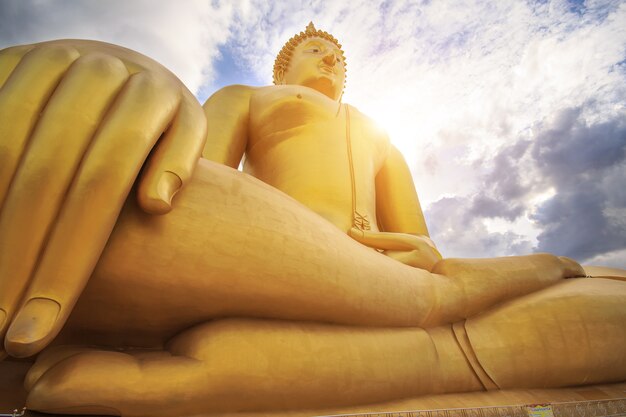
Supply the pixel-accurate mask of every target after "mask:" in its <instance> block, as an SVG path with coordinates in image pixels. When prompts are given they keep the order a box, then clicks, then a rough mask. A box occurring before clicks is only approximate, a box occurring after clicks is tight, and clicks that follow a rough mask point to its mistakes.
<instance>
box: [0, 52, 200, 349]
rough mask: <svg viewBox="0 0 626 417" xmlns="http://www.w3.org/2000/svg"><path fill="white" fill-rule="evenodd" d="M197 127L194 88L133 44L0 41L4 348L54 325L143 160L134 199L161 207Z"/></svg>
mask: <svg viewBox="0 0 626 417" xmlns="http://www.w3.org/2000/svg"><path fill="white" fill-rule="evenodd" d="M205 133H206V119H205V116H204V113H203V111H202V108H201V107H200V104H199V103H198V102H197V101H196V99H195V98H194V97H193V95H192V94H191V93H190V92H189V91H188V90H187V89H186V88H185V87H184V85H183V84H182V82H181V81H179V80H178V79H177V78H176V77H175V76H174V75H173V74H172V73H170V72H169V71H168V70H167V69H165V68H164V67H162V66H161V65H159V64H158V63H156V62H154V61H152V60H150V59H149V58H147V57H145V56H143V55H141V54H139V53H136V52H133V51H130V50H128V49H125V48H121V47H117V46H114V45H110V44H105V43H101V42H94V41H78V40H64V41H52V42H45V43H40V44H33V45H24V46H17V47H13V48H8V49H4V50H2V51H0V340H2V341H4V346H5V348H6V350H7V352H8V353H9V354H11V355H13V356H17V357H24V356H30V355H33V354H35V353H37V352H38V351H39V350H41V349H42V348H43V347H44V346H46V345H47V344H48V342H49V341H50V340H52V338H53V337H54V336H55V335H56V334H57V333H58V331H59V330H60V328H61V327H62V326H63V324H64V322H65V320H66V318H67V316H68V315H69V313H70V311H71V309H72V307H73V305H74V303H75V301H76V299H77V298H78V296H79V294H80V292H81V291H82V289H83V287H84V285H85V283H86V281H87V279H88V278H89V276H90V274H91V272H92V270H93V268H94V266H95V264H96V262H97V261H98V258H99V256H100V254H101V252H102V250H103V248H104V246H105V244H106V241H107V239H108V237H109V234H110V233H111V230H112V228H113V225H114V224H115V221H116V219H117V216H118V214H119V211H120V210H121V207H122V204H123V202H124V201H125V200H126V198H127V196H128V194H129V192H130V190H131V187H132V185H133V183H134V181H135V179H136V177H137V175H138V173H139V170H140V169H141V167H142V166H144V161H146V159H147V162H146V164H145V166H144V168H143V174H142V175H143V176H142V178H141V180H140V181H139V183H138V200H139V205H140V206H141V207H142V208H143V209H144V210H145V211H147V212H150V213H166V212H167V211H169V210H170V208H171V204H170V201H171V198H172V196H173V195H174V194H175V193H176V191H177V190H178V189H180V187H181V186H182V185H183V184H184V183H185V182H186V181H187V180H188V179H189V177H190V176H191V173H192V170H193V168H194V166H195V164H196V163H197V160H198V158H199V155H200V152H201V149H202V146H203V144H204V140H205V136H206V135H205ZM5 334H6V336H5ZM1 356H2V355H1V350H0V357H1Z"/></svg>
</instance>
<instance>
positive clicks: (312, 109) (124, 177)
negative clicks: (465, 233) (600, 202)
mask: <svg viewBox="0 0 626 417" xmlns="http://www.w3.org/2000/svg"><path fill="white" fill-rule="evenodd" d="M274 81H275V84H276V85H274V86H268V87H258V88H255V87H247V86H240V85H236V86H231V87H226V88H224V89H222V90H220V91H218V92H217V93H215V94H214V95H213V96H212V97H211V98H210V99H209V100H208V101H207V103H206V104H205V105H204V113H203V112H202V110H201V108H200V106H199V104H198V103H197V102H196V101H195V99H194V98H193V96H192V95H191V93H190V92H189V91H187V90H186V89H185V88H184V86H183V85H182V84H181V83H180V81H178V80H177V79H176V78H175V77H174V76H173V75H172V74H171V73H169V72H168V71H167V70H165V69H164V68H163V67H161V66H160V65H158V64H157V63H155V62H153V61H151V60H149V59H148V58H146V57H144V56H141V55H139V54H137V53H135V52H132V51H129V50H127V49H123V48H120V47H116V46H113V45H108V44H103V43H99V42H90V41H73V40H65V41H53V42H48V43H42V44H37V45H29V46H21V47H15V48H10V49H7V50H4V51H1V52H0V86H1V87H0V141H1V142H0V143H1V146H0V160H1V161H2V164H0V202H2V206H1V211H0V335H2V336H3V338H4V346H5V349H6V351H7V353H8V354H9V355H11V356H15V357H29V356H32V355H35V354H37V353H38V352H40V351H42V350H43V352H42V353H40V354H39V356H38V357H37V361H36V362H35V363H34V364H33V365H32V367H31V369H30V371H29V373H28V375H27V377H26V382H25V384H26V387H27V389H28V391H29V394H28V402H27V405H28V406H29V407H30V408H32V409H35V410H40V411H44V412H45V411H49V412H65V413H74V414H76V413H78V414H84V413H95V414H113V415H119V414H121V415H124V416H147V415H149V416H174V415H209V414H212V413H213V414H218V415H220V414H223V413H226V412H248V411H249V412H254V411H257V412H263V413H264V414H266V415H267V414H268V413H270V412H275V411H281V410H311V409H333V407H335V408H336V407H351V406H356V405H361V404H368V403H375V402H383V401H389V400H394V399H398V398H405V397H410V396H417V395H422V394H428V393H444V392H466V391H481V390H492V389H504V388H513V387H560V386H568V385H581V384H592V383H601V382H616V381H622V380H624V379H626V358H625V357H624V355H623V352H624V351H625V350H626V326H625V325H624V323H626V304H625V303H624V301H626V284H625V283H624V282H623V281H621V280H620V279H619V278H620V276H621V277H624V276H626V274H624V271H612V272H611V274H608V275H614V276H613V278H617V279H602V278H594V279H589V278H585V279H565V278H570V277H579V276H585V275H586V272H585V270H584V269H583V268H582V267H581V266H580V265H578V264H577V263H576V262H574V261H572V260H569V259H567V258H560V257H556V256H553V255H548V254H535V255H529V256H520V257H507V258H496V259H475V260H468V259H441V255H440V254H439V252H438V251H437V249H436V247H435V245H434V243H433V242H432V241H431V240H430V238H429V237H428V231H427V228H426V224H425V221H424V217H423V214H422V211H421V208H420V204H419V201H418V198H417V195H416V193H415V189H414V185H413V182H412V179H411V175H410V172H409V170H408V168H407V166H406V163H405V162H404V160H403V158H402V156H401V155H400V153H399V152H398V151H397V150H396V149H395V148H394V147H393V146H392V145H391V144H390V143H389V140H388V138H387V137H386V135H385V133H384V132H383V131H381V130H379V129H378V128H376V126H375V125H374V123H373V122H372V121H371V120H370V119H368V118H367V116H365V115H363V114H362V113H360V112H359V111H358V110H357V109H355V108H354V107H351V106H349V105H347V104H342V103H341V100H340V98H341V95H342V91H343V88H344V83H345V59H344V54H343V51H342V50H341V46H340V44H339V42H338V41H337V40H336V39H335V38H334V37H333V36H332V35H330V34H328V33H326V32H323V31H320V30H317V29H315V28H314V27H313V25H312V24H310V25H309V26H308V27H307V28H306V30H305V31H304V32H301V33H300V34H298V35H296V36H295V37H294V38H292V39H291V40H290V41H289V42H287V44H286V45H285V47H284V48H283V50H282V51H281V52H280V54H279V56H278V58H277V60H276V64H275V67H274ZM205 139H206V144H205ZM203 146H204V149H203V150H202V147H203ZM201 151H202V155H203V157H204V158H203V159H200V160H199V161H198V156H199V153H200V152H201ZM244 155H245V163H244V172H240V171H237V170H236V169H233V168H236V167H237V166H238V165H239V163H240V161H241V159H242V157H243V156H244ZM142 167H143V171H142V174H141V177H140V178H139V179H138V180H137V182H136V183H137V187H136V189H137V196H138V198H137V199H134V198H128V199H127V197H128V195H129V194H131V187H132V186H133V184H134V183H135V179H136V177H137V175H138V173H139V171H140V169H141V168H142ZM255 177H256V178H255ZM179 189H180V192H179V193H178V195H177V196H176V198H175V199H174V200H173V202H172V197H173V195H174V194H175V193H176V192H177V191H178V190H179ZM170 210H171V211H170ZM146 212H147V213H146ZM148 213H153V214H148ZM154 213H157V214H162V215H154ZM165 213H167V214H165ZM600 275H603V274H600ZM604 275H607V273H606V271H604ZM87 346H90V347H87ZM91 346H99V347H100V348H94V347H91Z"/></svg>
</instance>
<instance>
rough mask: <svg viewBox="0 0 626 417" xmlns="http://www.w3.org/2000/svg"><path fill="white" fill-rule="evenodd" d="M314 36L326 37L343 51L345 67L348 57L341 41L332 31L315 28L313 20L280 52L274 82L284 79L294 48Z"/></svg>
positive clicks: (275, 62) (275, 65)
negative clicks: (346, 57)
mask: <svg viewBox="0 0 626 417" xmlns="http://www.w3.org/2000/svg"><path fill="white" fill-rule="evenodd" d="M313 37H318V38H322V39H326V40H327V41H329V42H332V43H334V44H335V45H336V46H337V48H339V50H340V51H341V58H342V60H343V64H344V67H345V65H346V59H345V56H344V53H343V50H342V49H341V44H340V43H339V41H338V40H337V39H336V38H335V37H334V36H333V35H331V34H330V33H328V32H324V31H323V30H319V29H315V25H313V22H309V24H308V25H307V27H306V29H305V30H304V32H300V33H298V34H296V35H294V36H293V37H292V38H291V39H289V40H288V41H287V42H286V43H285V45H284V46H283V48H282V49H281V50H280V52H279V53H278V56H277V57H276V61H274V84H280V82H281V80H282V79H283V75H284V73H285V71H286V70H287V67H289V61H290V60H291V56H292V55H293V50H294V49H295V48H296V46H298V45H299V44H300V42H302V41H304V40H305V39H308V38H313Z"/></svg>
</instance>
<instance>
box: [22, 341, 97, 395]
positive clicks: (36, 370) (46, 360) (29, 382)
mask: <svg viewBox="0 0 626 417" xmlns="http://www.w3.org/2000/svg"><path fill="white" fill-rule="evenodd" d="M95 350H96V349H95V348H92V347H88V346H55V347H53V348H49V349H46V350H44V351H43V352H41V353H40V354H39V355H37V360H36V361H35V363H34V364H33V365H32V366H31V367H30V368H29V369H28V373H27V374H26V377H25V378H24V388H26V391H30V390H31V389H32V388H33V386H34V385H35V383H36V382H37V381H39V378H41V376H42V375H43V374H45V373H46V372H47V371H48V369H51V368H52V367H53V366H55V365H56V364H58V363H59V362H61V361H63V360H65V359H67V358H69V357H71V356H74V355H78V354H79V353H86V352H93V351H95Z"/></svg>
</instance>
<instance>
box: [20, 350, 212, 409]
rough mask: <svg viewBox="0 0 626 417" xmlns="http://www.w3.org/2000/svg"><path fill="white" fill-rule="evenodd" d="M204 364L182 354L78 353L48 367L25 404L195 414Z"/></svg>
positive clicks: (200, 400) (204, 377)
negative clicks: (142, 355) (140, 357)
mask: <svg viewBox="0 0 626 417" xmlns="http://www.w3.org/2000/svg"><path fill="white" fill-rule="evenodd" d="M202 365H203V363H202V362H201V361H198V360H195V359H190V358H187V357H184V356H157V357H148V358H142V359H141V360H139V359H137V358H135V357H134V356H132V355H129V354H126V353H121V352H102V351H100V352H87V353H79V354H76V355H72V356H70V357H68V358H66V359H64V360H62V361H60V362H58V363H57V364H56V365H54V366H53V367H52V368H51V369H49V370H48V371H47V372H45V373H44V374H43V375H42V376H41V377H40V378H39V379H38V381H37V382H36V383H35V385H34V386H33V387H32V389H31V390H30V392H29V394H28V397H27V400H26V406H27V407H28V408H30V409H34V410H38V411H44V412H53V413H65V412H71V413H85V414H114V415H124V416H133V415H147V414H149V415H151V416H159V415H190V414H195V413H197V412H199V411H202V410H201V409H198V406H199V405H200V406H202V403H204V402H206V401H208V400H206V399H205V400H204V401H203V398H204V397H206V395H201V394H203V392H204V391H206V389H205V385H206V381H207V379H208V377H209V375H208V373H207V372H206V370H205V369H203V366H202ZM94 376H97V377H94Z"/></svg>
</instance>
